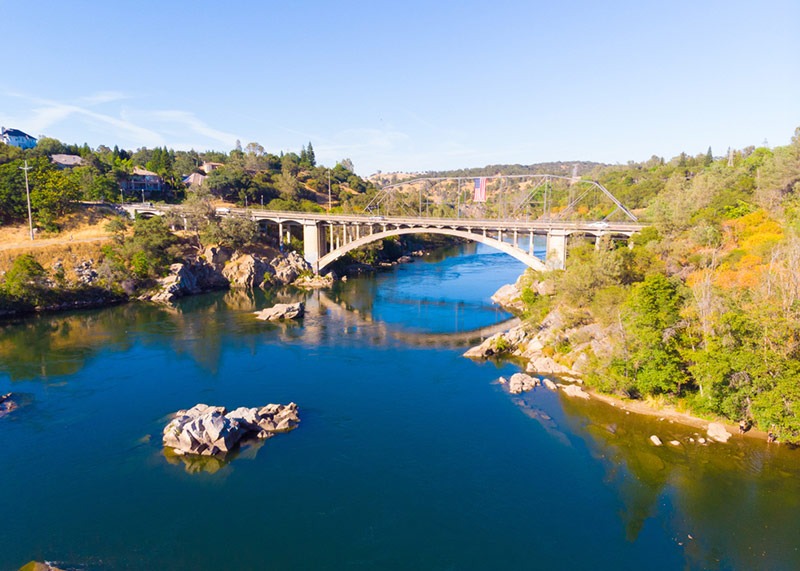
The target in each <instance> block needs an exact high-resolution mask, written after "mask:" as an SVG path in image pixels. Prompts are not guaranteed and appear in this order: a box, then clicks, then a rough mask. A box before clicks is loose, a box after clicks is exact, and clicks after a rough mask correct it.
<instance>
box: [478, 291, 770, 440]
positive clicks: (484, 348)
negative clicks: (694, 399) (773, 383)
mask: <svg viewBox="0 0 800 571" xmlns="http://www.w3.org/2000/svg"><path fill="white" fill-rule="evenodd" d="M519 283H520V282H519V280H518V281H517V283H516V284H509V285H505V286H503V287H502V288H500V289H499V290H498V291H497V292H496V293H495V294H494V295H493V296H492V300H493V301H495V303H497V304H498V305H500V306H501V307H503V308H504V309H506V310H507V311H510V312H512V313H515V314H518V313H520V311H521V310H522V308H523V307H524V304H523V302H522V300H521V299H520V296H521V293H520V287H519ZM533 287H534V288H535V289H536V290H537V292H538V293H539V294H540V295H546V294H547V293H546V289H547V285H546V284H544V283H538V284H533ZM564 335H566V336H567V337H568V338H569V339H570V340H571V341H572V343H571V344H570V347H569V351H567V352H564V353H556V352H555V351H553V350H552V347H553V345H554V344H556V343H557V342H558V341H559V339H560V337H561V336H564ZM609 335H610V331H609V330H608V329H607V328H604V327H602V326H601V325H599V324H597V323H590V324H586V325H581V326H578V327H573V328H568V329H567V331H566V333H564V332H563V317H562V316H561V314H560V312H559V311H558V310H554V311H551V312H550V313H549V314H548V315H547V316H546V317H545V318H544V319H543V320H542V321H541V322H540V323H539V325H538V326H533V325H531V324H526V323H522V324H520V325H517V326H515V327H512V328H511V329H509V330H508V331H504V332H501V333H497V334H495V335H492V336H491V337H489V338H487V339H486V340H484V341H483V342H482V343H481V344H480V345H478V346H476V347H472V348H471V349H469V350H467V351H466V352H465V353H464V356H465V357H468V358H470V359H476V360H486V359H493V358H514V359H519V360H521V361H523V362H524V363H525V373H517V374H515V375H513V376H512V377H511V379H510V380H508V381H506V379H504V378H502V377H501V378H500V383H501V384H503V385H504V386H506V387H507V389H508V391H509V392H510V393H511V394H519V393H520V392H525V391H528V390H533V389H534V388H536V387H538V386H540V385H545V386H546V387H547V388H548V389H550V390H559V389H561V390H562V392H564V394H566V395H567V396H570V397H578V398H583V399H589V398H593V399H596V400H599V401H601V402H604V403H606V404H608V405H611V406H614V407H617V408H620V409H621V410H624V411H626V412H633V413H635V414H643V415H647V416H654V417H659V418H668V419H669V420H671V421H673V422H677V423H680V424H683V425H686V426H691V427H693V428H697V429H701V430H705V431H706V432H707V434H708V437H709V441H716V442H726V441H727V440H728V438H730V436H731V435H733V434H736V433H737V432H739V433H740V434H741V435H743V436H746V437H748V438H757V439H761V440H764V441H767V440H768V437H767V434H766V433H765V432H762V431H759V430H755V429H750V430H747V431H746V432H744V433H741V431H740V430H739V427H738V426H737V425H734V424H732V423H730V422H726V421H721V420H720V419H714V420H711V421H709V420H707V419H704V418H700V417H698V416H694V415H691V414H688V413H685V412H679V411H677V410H675V409H674V408H672V407H669V406H654V404H653V403H649V402H644V401H637V400H631V399H623V398H620V397H617V396H613V395H608V394H604V393H600V392H598V391H596V390H592V389H587V388H586V387H584V386H582V385H583V380H582V377H583V375H585V374H586V373H587V372H588V371H587V367H588V366H589V353H590V352H594V353H595V354H599V353H601V352H603V351H609V350H610V348H611V347H610V344H609ZM531 375H539V376H542V377H541V380H540V379H538V378H536V377H532V376H531ZM543 375H552V376H554V377H556V378H558V379H562V380H563V381H565V382H564V383H556V382H553V381H552V380H551V379H549V378H547V377H544V376H543ZM656 438H657V437H656ZM653 444H654V445H657V444H655V441H653Z"/></svg>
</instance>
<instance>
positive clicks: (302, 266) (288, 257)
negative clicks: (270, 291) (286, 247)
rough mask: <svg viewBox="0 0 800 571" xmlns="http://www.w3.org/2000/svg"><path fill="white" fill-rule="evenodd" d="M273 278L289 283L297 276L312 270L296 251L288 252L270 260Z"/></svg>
mask: <svg viewBox="0 0 800 571" xmlns="http://www.w3.org/2000/svg"><path fill="white" fill-rule="evenodd" d="M269 264H270V267H271V268H272V274H273V275H274V279H275V280H277V281H278V282H280V283H282V284H290V283H292V282H293V281H295V280H296V279H297V278H298V277H300V276H302V275H306V274H310V273H311V272H312V268H311V265H310V264H309V263H308V262H307V261H306V260H305V258H303V256H301V255H300V254H298V253H297V252H288V253H286V254H283V255H281V256H277V257H275V258H273V259H272V261H270V263H269Z"/></svg>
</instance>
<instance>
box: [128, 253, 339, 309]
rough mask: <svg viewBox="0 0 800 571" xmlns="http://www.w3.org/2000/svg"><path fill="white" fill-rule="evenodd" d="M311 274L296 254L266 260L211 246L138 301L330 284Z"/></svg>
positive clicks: (172, 268) (176, 267) (174, 268)
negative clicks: (238, 290) (296, 284)
mask: <svg viewBox="0 0 800 571" xmlns="http://www.w3.org/2000/svg"><path fill="white" fill-rule="evenodd" d="M311 272H312V270H311V266H310V265H309V264H308V262H306V261H305V259H303V257H302V256H301V255H300V254H298V253H296V252H288V253H286V254H278V255H276V256H274V257H272V258H269V257H267V256H262V255H259V254H254V253H246V252H240V251H234V250H231V249H227V248H220V247H217V246H212V247H208V248H206V249H205V250H204V251H203V253H202V255H200V256H198V257H197V258H196V259H193V260H187V261H185V262H183V263H177V264H173V265H172V266H170V273H169V275H168V276H166V277H164V278H161V279H160V280H158V284H159V285H158V291H157V292H156V293H154V294H148V295H145V296H143V297H142V299H147V300H150V301H155V302H159V303H169V302H171V301H173V300H175V299H176V298H179V297H183V296H185V295H193V294H196V293H201V292H204V291H212V290H217V289H226V288H228V287H231V288H258V287H267V286H270V285H288V284H291V283H295V282H297V283H298V286H300V287H306V288H308V287H328V286H330V285H331V282H332V279H330V278H328V279H326V278H320V279H317V280H309V279H307V277H308V276H309V275H310V274H311ZM298 279H300V281H299V282H298Z"/></svg>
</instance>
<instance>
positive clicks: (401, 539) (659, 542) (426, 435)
mask: <svg viewBox="0 0 800 571" xmlns="http://www.w3.org/2000/svg"><path fill="white" fill-rule="evenodd" d="M522 269H523V268H522V267H521V265H520V264H519V263H518V262H517V261H515V260H513V259H512V258H510V257H508V256H505V255H504V254H499V253H494V252H493V251H492V250H489V249H486V248H484V247H482V246H475V245H471V246H461V247H459V248H457V249H455V250H450V251H447V252H444V253H442V254H440V255H437V256H430V257H427V258H424V259H419V260H417V261H415V262H414V263H412V264H407V265H403V266H398V267H396V268H394V269H392V270H391V271H388V272H385V273H380V274H378V275H376V276H372V277H363V278H358V279H351V280H349V281H347V282H344V283H338V284H337V285H336V287H335V288H334V289H333V290H332V291H330V292H314V293H311V294H308V295H307V298H306V301H307V305H308V314H307V316H306V318H305V319H304V320H303V321H302V322H298V323H285V324H277V325H275V324H268V323H263V322H259V321H257V320H255V319H254V317H253V315H252V311H254V310H255V309H260V308H262V307H264V306H266V305H268V304H271V303H274V302H276V301H288V300H290V299H299V298H301V297H305V296H303V294H299V293H290V292H283V293H270V294H264V293H263V292H255V293H247V292H233V291H232V292H225V293H219V294H209V295H203V296H197V297H194V298H189V299H185V300H183V301H182V302H181V303H180V304H178V305H177V306H176V307H175V308H165V307H157V306H153V305H148V304H128V305H124V306H119V307H112V308H107V309H102V310H95V311H86V312H76V313H70V314H64V315H54V316H39V317H34V318H30V319H26V320H22V321H19V322H16V323H12V324H7V325H4V326H2V327H0V394H2V393H6V392H9V391H13V392H14V393H17V394H18V395H21V398H22V400H23V406H22V407H21V408H19V409H18V410H16V411H14V412H13V413H11V414H10V415H8V416H6V417H5V418H0V451H2V452H1V453H2V458H0V514H2V522H1V523H0V570H6V569H16V568H18V567H19V566H21V565H22V564H24V563H25V562H27V561H29V560H31V559H37V560H49V561H56V562H60V563H61V564H62V565H63V566H64V567H69V568H78V569H86V570H90V569H194V570H202V569H232V568H239V569H273V568H292V569H501V568H505V569H547V570H551V569H591V570H605V569H608V570H619V569H648V570H656V569H684V568H688V569H771V570H775V569H778V570H779V569H798V568H800V552H798V538H800V517H798V515H799V514H800V510H799V509H798V508H800V505H798V504H800V451H793V450H788V449H787V448H786V447H783V446H777V445H770V446H768V445H766V444H765V443H763V442H759V441H754V440H751V439H743V438H741V437H740V436H738V435H736V436H734V438H732V439H731V441H730V442H729V443H728V444H724V445H723V444H712V445H706V446H703V445H700V444H699V443H697V442H696V441H695V442H694V443H692V442H690V441H689V439H690V438H696V435H695V431H694V430H693V429H691V428H686V427H683V426H679V425H677V424H671V423H669V422H668V421H659V420H658V418H650V417H640V416H637V415H635V414H625V413H624V412H622V411H620V410H618V409H616V408H614V407H611V406H608V405H605V404H602V403H599V402H597V401H588V402H584V401H576V400H570V399H567V398H566V397H564V396H563V395H562V394H558V393H552V392H548V391H547V390H546V389H543V388H539V389H536V390H534V391H532V392H530V393H526V394H524V395H519V396H512V395H509V394H508V393H507V391H506V390H505V389H504V387H503V386H502V385H501V384H499V383H498V382H497V379H498V377H499V376H501V375H504V376H506V377H507V376H509V375H511V374H513V373H514V372H516V371H518V370H519V367H518V366H517V365H514V364H512V363H491V362H490V363H475V362H472V361H470V360H467V359H465V358H463V357H462V356H461V354H462V353H463V352H464V351H465V350H466V348H467V347H468V346H469V341H468V340H469V339H470V338H471V337H474V335H471V334H470V333H469V332H470V331H473V330H476V329H480V328H483V327H487V326H491V325H494V324H497V323H501V322H502V321H503V320H505V319H507V318H508V317H509V316H508V315H507V314H506V313H504V312H503V311H501V310H499V309H497V308H496V307H495V306H493V305H492V304H491V302H490V301H489V296H490V295H491V294H492V293H493V292H494V291H495V290H496V289H497V288H498V287H499V286H500V285H502V284H504V283H509V282H513V281H514V280H515V279H516V277H517V276H518V275H519V274H520V273H521V271H522ZM448 334H453V335H448ZM289 401H295V402H297V403H298V405H299V409H300V416H301V423H300V426H299V427H298V428H297V429H296V430H294V431H293V432H290V433H288V434H282V435H278V436H276V437H275V438H272V439H270V440H267V441H266V442H264V443H263V445H262V446H260V447H248V448H245V449H243V450H242V451H241V453H240V454H239V455H238V456H237V457H235V458H234V459H233V460H232V461H231V462H229V463H221V462H218V461H215V460H213V459H207V460H203V461H194V462H191V461H186V462H184V461H182V460H181V459H177V458H167V457H165V456H164V454H163V453H162V447H161V444H160V440H161V430H162V429H163V427H164V425H165V424H166V422H167V420H168V415H169V414H170V413H171V412H174V411H176V410H178V409H181V408H188V407H190V406H192V405H194V404H195V403H197V402H204V403H207V404H220V405H225V406H228V407H229V408H235V407H238V406H258V405H263V404H266V403H269V402H281V403H287V402H289ZM651 434H658V435H659V436H660V437H661V439H662V440H664V441H665V442H667V441H669V440H673V439H674V440H678V441H679V442H680V445H679V446H671V445H665V446H663V447H660V448H656V447H654V446H652V445H651V444H650V442H649V440H648V438H649V436H650V435H651Z"/></svg>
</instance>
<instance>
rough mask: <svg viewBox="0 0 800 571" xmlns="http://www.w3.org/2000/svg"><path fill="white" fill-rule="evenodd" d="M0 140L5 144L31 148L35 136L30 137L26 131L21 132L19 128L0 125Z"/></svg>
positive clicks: (34, 143)
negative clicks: (7, 127)
mask: <svg viewBox="0 0 800 571" xmlns="http://www.w3.org/2000/svg"><path fill="white" fill-rule="evenodd" d="M0 140H2V141H3V142H4V143H5V144H6V145H11V146H12V147H19V148H20V149H32V148H33V147H35V146H36V138H35V137H31V136H30V135H28V134H27V133H23V132H22V131H20V130H19V129H6V128H5V127H0Z"/></svg>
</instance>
